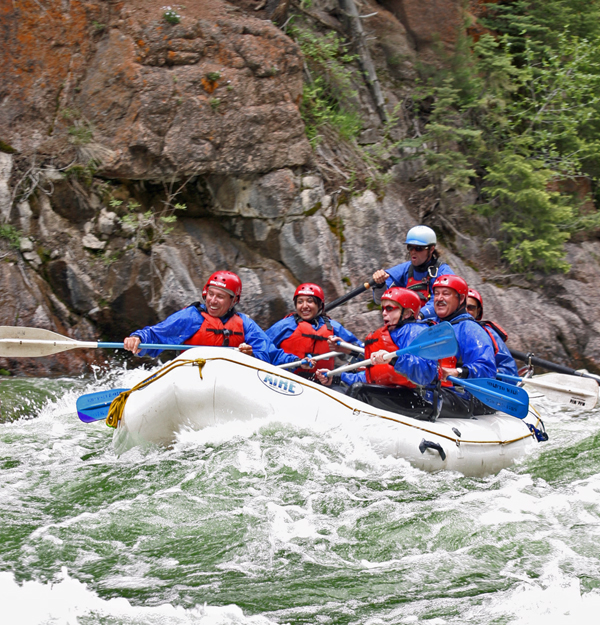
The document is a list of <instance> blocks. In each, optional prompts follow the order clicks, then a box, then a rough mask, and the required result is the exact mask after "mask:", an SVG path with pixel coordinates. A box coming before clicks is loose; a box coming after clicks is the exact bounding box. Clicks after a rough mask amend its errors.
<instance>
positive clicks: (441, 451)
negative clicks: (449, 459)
mask: <svg viewBox="0 0 600 625" xmlns="http://www.w3.org/2000/svg"><path fill="white" fill-rule="evenodd" d="M426 449H435V451H437V452H438V453H439V454H440V458H441V459H442V460H446V452H445V451H444V448H443V447H442V446H441V445H440V444H439V443H434V442H433V441H426V440H425V439H423V440H422V441H421V444H420V445H419V451H420V452H421V453H422V454H424V453H425V450H426Z"/></svg>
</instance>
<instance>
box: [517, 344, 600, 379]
mask: <svg viewBox="0 0 600 625" xmlns="http://www.w3.org/2000/svg"><path fill="white" fill-rule="evenodd" d="M510 353H511V356H512V357H513V358H514V359H515V360H521V361H523V362H527V363H529V362H531V364H532V365H537V366H538V367H542V368H543V369H548V371H555V372H556V373H565V374H567V375H577V376H580V377H582V378H592V380H596V381H597V382H598V383H599V384H600V376H598V375H594V374H593V373H583V372H582V371H575V369H571V368H570V367H565V366H564V365H559V364H558V363H556V362H550V361H549V360H543V359H542V358H537V357H536V356H533V355H532V356H530V355H529V354H525V353H524V352H518V351H515V350H513V349H511V350H510Z"/></svg>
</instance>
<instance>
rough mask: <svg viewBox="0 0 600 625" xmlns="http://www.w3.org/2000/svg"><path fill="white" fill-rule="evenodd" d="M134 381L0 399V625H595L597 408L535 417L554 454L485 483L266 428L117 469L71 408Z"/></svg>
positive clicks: (99, 436) (138, 455)
mask: <svg viewBox="0 0 600 625" xmlns="http://www.w3.org/2000/svg"><path fill="white" fill-rule="evenodd" d="M147 375H148V372H147V371H142V370H139V369H138V370H133V371H127V370H125V369H122V368H121V367H120V366H115V367H114V368H113V369H111V370H110V371H108V372H106V371H105V372H100V371H98V372H97V373H96V375H95V376H94V377H93V378H91V377H90V378H63V379H53V380H48V379H39V378H38V379H32V378H29V379H28V378H9V379H3V380H2V381H1V382H0V400H1V402H2V405H1V411H2V416H1V417H0V510H1V524H0V614H1V616H0V620H1V622H2V623H4V624H8V625H12V623H15V624H18V625H26V624H35V625H37V624H52V625H62V624H81V625H92V624H102V625H113V624H114V625H117V624H118V625H121V624H131V625H137V624H140V625H142V624H143V625H154V624H156V625H158V624H160V625H184V624H192V623H194V624H211V625H213V624H214V625H217V624H219V625H221V624H223V625H225V624H227V625H229V624H234V623H236V624H237V623H240V624H246V623H248V624H250V623H251V624H260V625H264V624H271V623H272V624H283V623H293V624H295V623H310V624H324V625H327V624H330V623H331V624H338V623H339V624H346V623H347V624H361V625H386V624H404V623H407V624H408V623H410V624H413V623H427V624H428V625H443V624H459V623H460V624H465V623H469V624H471V623H473V624H481V625H490V624H508V623H518V624H523V625H525V624H527V625H529V624H531V623H544V624H545V625H552V624H559V623H560V624H563V623H565V624H571V623H572V624H575V623H577V624H581V623H583V622H594V621H595V619H596V618H598V613H599V612H600V446H599V443H600V410H599V409H594V410H593V411H589V412H580V411H577V410H574V409H571V408H566V407H564V406H558V405H552V404H542V406H543V412H544V414H545V419H544V421H545V424H546V428H547V430H548V433H549V435H550V440H549V441H548V442H547V443H542V444H540V445H538V446H537V448H536V449H535V451H534V452H533V453H532V454H531V455H529V456H528V457H527V458H525V459H524V460H523V461H522V462H521V463H519V464H518V465H516V466H515V467H513V468H512V469H510V470H505V471H502V472H501V473H500V474H499V475H496V476H491V477H486V478H466V477H463V476H461V475H458V474H456V473H449V472H442V473H438V474H427V473H423V472H421V471H419V470H416V469H414V468H412V467H410V466H409V465H407V464H406V463H404V462H402V461H398V460H394V459H391V458H381V457H378V456H377V455H375V454H374V452H373V451H372V450H371V449H370V448H369V447H368V444H367V443H365V442H364V441H363V440H356V441H354V440H352V439H349V438H348V437H345V436H342V435H341V434H340V437H339V439H338V438H335V434H334V435H332V436H331V437H327V438H325V437H323V436H322V434H321V433H319V432H316V431H313V430H311V428H310V427H309V426H306V427H300V426H299V427H292V426H290V425H289V424H287V425H284V424H283V423H278V422H277V421H276V420H270V421H266V420H261V419H256V420H254V421H250V422H244V423H243V424H241V425H240V424H229V425H226V426H219V427H214V428H211V429H209V430H205V431H203V432H186V433H183V434H182V435H181V436H180V438H179V440H178V442H177V443H176V444H175V445H174V446H173V447H172V448H170V449H160V448H156V447H146V448H140V447H137V448H133V449H130V450H129V451H127V452H126V453H124V454H123V455H121V456H117V455H116V454H115V452H114V450H113V447H112V430H110V429H109V428H107V427H106V425H105V424H104V422H96V423H90V424H85V423H82V422H81V421H79V419H78V418H77V414H76V412H75V400H76V399H77V397H78V396H79V395H80V394H82V393H87V392H93V391H99V390H104V389H110V388H115V387H128V386H131V385H132V384H134V383H135V382H137V381H139V380H141V379H142V378H144V377H146V376H147ZM537 405H538V406H539V405H540V404H539V403H538V404H537Z"/></svg>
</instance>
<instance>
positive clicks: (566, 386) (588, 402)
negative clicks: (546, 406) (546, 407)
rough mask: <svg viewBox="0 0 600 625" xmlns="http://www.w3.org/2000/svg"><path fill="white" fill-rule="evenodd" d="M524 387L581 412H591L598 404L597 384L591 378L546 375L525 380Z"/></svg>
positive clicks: (559, 374)
mask: <svg viewBox="0 0 600 625" xmlns="http://www.w3.org/2000/svg"><path fill="white" fill-rule="evenodd" d="M524 386H525V388H526V389H531V390H534V391H539V392H540V393H543V394H544V395H545V396H546V397H547V398H548V399H549V400H551V401H555V402H557V403H561V404H568V405H570V406H573V407H576V408H582V409H583V410H591V409H592V408H594V407H595V406H596V404H597V403H598V383H597V382H596V381H595V380H592V379H591V378H581V377H577V376H573V375H566V374H563V373H547V374H545V375H536V376H535V377H534V378H527V379H526V380H525V381H524Z"/></svg>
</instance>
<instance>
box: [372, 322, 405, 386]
mask: <svg viewBox="0 0 600 625" xmlns="http://www.w3.org/2000/svg"><path fill="white" fill-rule="evenodd" d="M382 349H383V350H385V351H386V352H395V351H396V350H397V349H398V346H397V345H396V343H394V341H392V337H391V336H390V332H389V330H388V328H387V326H383V327H381V328H378V329H377V330H375V332H371V334H369V336H367V338H366V339H365V358H370V357H371V354H373V353H375V352H378V351H379V350H382ZM366 375H367V382H368V383H369V384H380V385H382V386H407V387H408V388H415V385H414V384H413V383H412V382H411V381H410V380H409V379H408V378H406V377H404V376H403V375H401V374H400V373H398V372H397V371H396V370H395V369H394V366H393V365H390V364H385V365H371V366H370V367H367V371H366Z"/></svg>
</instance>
